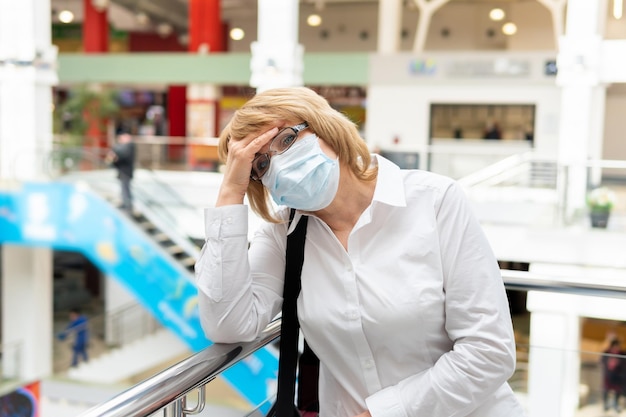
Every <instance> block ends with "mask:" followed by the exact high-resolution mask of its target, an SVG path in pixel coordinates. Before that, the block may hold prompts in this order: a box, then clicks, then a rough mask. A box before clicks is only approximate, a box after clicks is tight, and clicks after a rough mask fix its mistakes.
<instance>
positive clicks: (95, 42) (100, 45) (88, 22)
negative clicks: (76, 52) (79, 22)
mask: <svg viewBox="0 0 626 417" xmlns="http://www.w3.org/2000/svg"><path fill="white" fill-rule="evenodd" d="M100 4H103V6H100ZM83 13H84V18H83V51H84V52H85V53H100V52H107V51H108V50H109V22H108V18H107V7H106V5H105V3H104V2H102V1H97V0H83Z"/></svg>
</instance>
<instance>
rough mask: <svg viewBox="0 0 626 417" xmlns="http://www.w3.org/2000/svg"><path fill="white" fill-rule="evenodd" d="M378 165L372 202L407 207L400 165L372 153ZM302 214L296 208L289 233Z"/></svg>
mask: <svg viewBox="0 0 626 417" xmlns="http://www.w3.org/2000/svg"><path fill="white" fill-rule="evenodd" d="M376 165H378V176H377V178H376V188H375V189H374V197H373V198H372V203H374V202H380V203H383V204H387V205H390V206H398V207H405V206H406V195H405V192H404V180H403V178H402V172H401V170H400V167H399V166H398V165H396V164H394V163H393V162H391V161H390V160H388V159H386V158H384V157H382V156H380V155H377V154H372V166H376ZM302 216H303V214H302V212H301V211H300V210H296V214H295V216H294V218H293V221H292V222H291V225H290V226H289V229H288V231H287V234H289V233H291V232H292V231H293V230H294V229H295V228H296V225H297V224H298V222H299V221H300V217H302Z"/></svg>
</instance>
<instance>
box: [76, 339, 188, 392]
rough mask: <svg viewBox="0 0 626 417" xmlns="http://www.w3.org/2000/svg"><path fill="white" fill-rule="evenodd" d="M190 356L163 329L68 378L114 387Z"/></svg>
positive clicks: (84, 367) (91, 363) (113, 352)
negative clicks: (114, 384)
mask: <svg viewBox="0 0 626 417" xmlns="http://www.w3.org/2000/svg"><path fill="white" fill-rule="evenodd" d="M190 354H191V352H190V351H189V348H188V347H187V346H186V345H185V343H184V342H183V341H182V340H180V338H179V337H177V336H176V335H174V334H173V333H172V332H170V331H169V330H167V329H160V330H157V331H156V332H155V333H153V334H150V335H147V336H145V337H143V338H142V339H139V340H136V341H134V342H132V343H129V344H127V345H124V346H123V347H121V348H116V349H113V350H111V351H110V352H108V353H105V354H103V355H101V356H99V357H98V358H96V359H93V360H90V361H89V362H87V363H82V364H80V365H79V366H78V367H76V368H70V370H69V371H68V373H67V376H68V377H69V378H71V379H73V380H77V381H85V382H90V383H94V382H95V383H102V384H113V383H118V382H122V381H124V380H127V379H129V378H131V377H133V376H135V375H138V374H140V373H142V372H145V371H148V370H150V369H152V368H154V367H157V366H162V365H163V363H165V362H168V361H172V360H176V359H178V358H180V356H182V355H190Z"/></svg>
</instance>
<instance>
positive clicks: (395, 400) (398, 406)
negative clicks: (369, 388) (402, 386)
mask: <svg viewBox="0 0 626 417" xmlns="http://www.w3.org/2000/svg"><path fill="white" fill-rule="evenodd" d="M365 404H367V409H368V410H369V412H370V414H371V415H372V417H407V415H406V413H405V411H404V407H402V402H401V401H400V395H399V393H398V392H397V389H396V387H389V388H386V389H384V390H382V391H379V392H377V393H376V394H374V395H371V396H369V397H367V398H366V399H365Z"/></svg>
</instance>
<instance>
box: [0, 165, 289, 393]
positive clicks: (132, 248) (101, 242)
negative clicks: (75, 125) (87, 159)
mask: <svg viewBox="0 0 626 417" xmlns="http://www.w3.org/2000/svg"><path fill="white" fill-rule="evenodd" d="M91 174H93V178H100V180H99V181H100V183H98V182H99V181H96V180H90V179H89V176H90V175H91ZM109 174H111V173H110V172H104V173H102V172H100V173H98V172H92V173H85V172H81V173H80V175H79V176H78V177H77V178H80V181H78V180H77V178H72V176H71V175H68V176H65V177H64V178H63V179H62V180H58V181H52V182H45V183H34V182H33V183H22V184H19V186H17V187H15V186H14V187H11V188H10V189H0V244H16V245H27V246H45V247H51V248H53V249H56V250H68V251H75V252H80V253H81V254H83V255H84V256H85V257H86V258H88V259H89V260H90V262H91V263H93V264H94V265H95V266H97V267H98V269H100V271H101V272H103V273H104V274H106V275H107V276H109V277H111V278H113V279H116V280H117V281H119V282H120V283H121V284H123V286H124V287H126V288H127V289H128V290H129V292H130V293H132V294H133V295H134V296H135V297H136V299H137V300H138V301H139V302H140V303H141V304H142V305H143V306H144V308H145V309H146V310H148V311H149V312H150V313H151V314H152V315H153V316H154V317H155V318H156V319H157V320H158V321H159V322H160V323H161V324H162V325H163V326H164V327H166V328H168V329H169V330H170V331H172V332H173V333H174V334H176V335H177V336H178V337H179V338H180V339H181V340H182V341H184V343H185V344H186V345H187V346H188V347H189V349H190V350H192V351H193V352H198V351H200V350H202V349H204V348H205V347H207V346H208V345H210V344H211V342H210V341H208V340H207V339H206V338H205V337H204V334H203V331H202V329H201V326H200V320H199V317H198V308H197V289H196V287H195V282H194V276H193V266H194V263H195V259H197V256H198V254H199V246H198V244H199V243H200V242H199V241H198V239H194V238H189V237H188V236H185V235H184V233H181V232H180V230H179V229H180V228H178V229H177V227H176V226H175V225H174V223H173V222H172V219H171V217H172V216H171V215H170V218H169V219H168V215H167V210H166V207H164V205H163V204H160V205H159V204H157V203H155V197H156V196H161V197H162V196H164V195H166V194H167V195H168V196H169V197H170V199H173V200H175V196H174V193H172V192H171V190H169V191H168V192H166V191H165V188H164V187H162V186H160V185H159V184H155V182H154V181H147V182H143V181H136V187H135V189H136V191H137V192H136V195H135V200H136V212H135V213H133V215H132V216H131V215H127V214H125V213H123V212H121V211H119V210H117V209H116V208H115V201H114V200H111V201H109V200H110V199H111V198H114V197H111V196H112V195H113V194H115V195H117V183H116V181H115V179H114V177H113V176H112V175H109ZM144 176H145V175H144ZM139 177H141V175H140V176H139ZM103 178H104V180H103ZM107 187H108V188H107ZM157 188H158V190H159V191H155V189H157ZM107 190H108V191H112V190H114V192H113V193H109V192H108V191H107ZM181 208H185V207H180V203H178V207H177V209H178V210H180V209H181ZM186 209H187V210H188V211H191V210H192V209H193V210H196V211H198V210H197V209H195V208H190V207H186ZM174 217H175V216H174ZM197 221H199V222H200V223H197V224H202V223H201V222H202V220H201V219H200V220H198V219H195V220H194V222H197ZM276 368H277V358H276V355H275V354H274V353H273V352H272V351H270V350H267V349H262V350H259V351H257V352H255V353H254V355H251V356H249V357H248V358H247V359H246V360H245V361H242V362H241V363H240V364H238V365H236V366H234V367H232V368H230V369H229V370H227V371H226V372H225V373H224V374H223V377H224V379H225V380H226V381H228V382H229V383H230V385H231V386H232V387H233V388H234V389H235V390H236V391H238V392H239V393H240V394H241V395H242V397H243V398H246V399H247V400H248V401H250V403H252V404H258V403H259V402H260V401H262V400H264V399H265V398H267V390H268V387H269V386H271V385H272V384H273V382H274V381H275V378H276Z"/></svg>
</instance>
